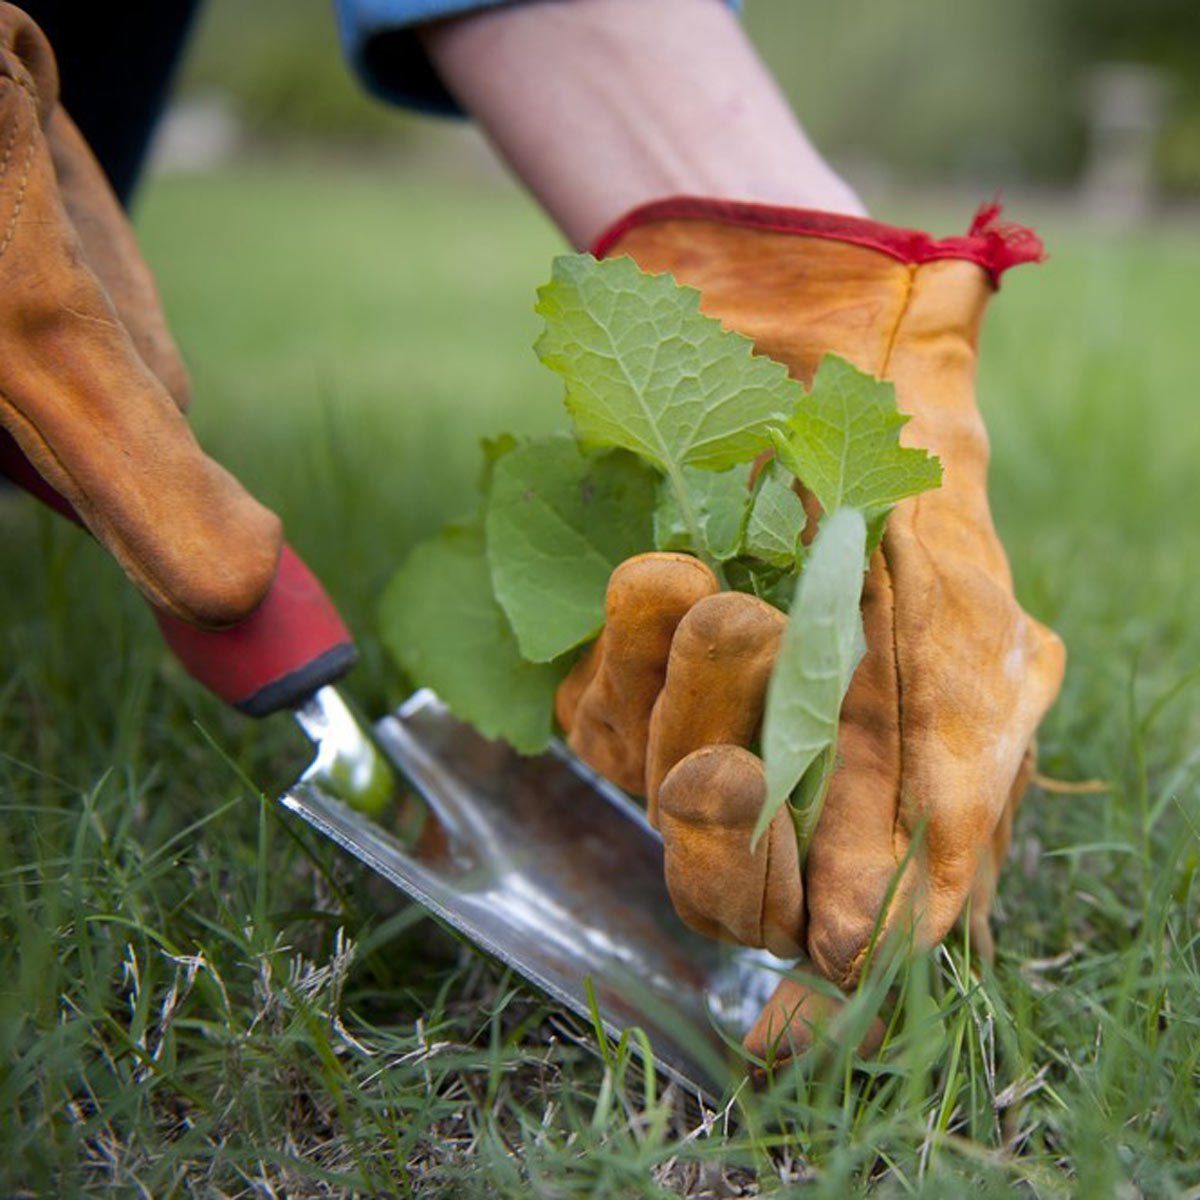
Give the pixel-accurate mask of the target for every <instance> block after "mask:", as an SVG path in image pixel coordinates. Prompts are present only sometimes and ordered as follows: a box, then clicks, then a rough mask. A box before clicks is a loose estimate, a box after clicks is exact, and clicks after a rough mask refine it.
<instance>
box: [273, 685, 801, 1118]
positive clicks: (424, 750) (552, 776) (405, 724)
mask: <svg viewBox="0 0 1200 1200" xmlns="http://www.w3.org/2000/svg"><path fill="white" fill-rule="evenodd" d="M326 693H328V694H326ZM297 717H298V719H299V720H300V723H301V724H302V725H303V726H304V727H305V729H306V730H307V731H308V732H309V735H310V736H311V737H312V738H313V740H314V741H315V742H316V744H317V747H318V752H317V757H316V758H315V759H314V761H313V763H312V764H311V765H310V767H309V768H308V770H307V771H306V772H305V773H304V775H303V776H302V777H301V779H300V780H299V782H298V783H297V784H296V786H295V787H293V788H292V789H291V790H290V791H289V792H287V793H286V794H285V795H284V796H282V797H281V802H282V803H283V805H284V806H285V807H286V808H288V809H290V810H291V811H292V812H294V813H297V814H298V815H299V816H301V817H302V818H303V819H304V820H305V821H307V822H308V823H309V824H310V825H312V826H314V827H315V828H316V829H318V830H319V831H320V832H321V833H322V834H324V835H325V836H327V837H329V838H332V839H333V840H334V841H335V842H337V843H338V844H339V845H340V846H342V847H344V848H345V849H346V850H348V851H349V852H350V853H351V854H353V855H354V856H355V857H356V858H358V859H360V860H361V861H362V862H364V863H365V864H366V865H367V866H369V867H370V868H371V869H372V870H374V871H377V872H378V873H379V874H380V875H382V876H383V877H384V878H385V879H387V880H388V881H389V882H391V883H392V884H394V885H395V886H396V887H398V888H400V889H401V890H402V891H404V892H405V893H407V894H408V895H409V896H411V897H412V898H413V899H414V900H416V901H418V902H419V903H420V904H422V905H424V906H425V907H426V908H428V909H429V910H430V912H432V913H434V914H436V915H437V916H438V917H440V918H441V919H442V920H443V921H445V922H446V923H448V924H449V925H451V926H453V927H454V928H455V929H456V930H458V931H459V932H460V933H462V934H463V935H464V936H465V937H466V938H468V939H469V940H470V941H471V942H473V943H474V944H475V945H476V946H478V947H479V948H480V949H482V950H484V951H485V952H487V953H488V954H490V955H493V956H494V957H495V958H497V959H499V960H500V961H502V962H504V963H506V964H508V965H509V966H511V967H512V968H513V969H514V970H515V971H517V972H518V973H519V974H521V975H522V976H524V977H525V978H526V979H527V980H528V981H529V982H530V983H532V984H533V985H534V986H535V987H537V988H539V989H540V990H542V991H543V992H545V993H546V994H547V995H549V996H550V997H552V998H553V999H554V1000H555V1001H557V1002H558V1003H560V1004H562V1005H563V1006H564V1007H566V1008H568V1009H570V1010H571V1011H573V1012H575V1013H577V1014H579V1015H580V1016H581V1017H583V1018H584V1019H585V1020H589V1019H590V1018H591V1012H592V1005H593V1002H594V1005H595V1010H596V1012H598V1015H599V1017H600V1019H601V1021H602V1023H603V1025H604V1027H605V1029H606V1030H607V1031H608V1033H609V1034H610V1035H612V1036H614V1037H615V1036H619V1035H620V1034H621V1032H622V1031H623V1030H625V1029H627V1028H629V1027H631V1026H640V1027H641V1028H642V1029H644V1030H645V1031H646V1033H647V1035H648V1037H649V1040H650V1043H651V1045H652V1047H653V1050H654V1055H655V1058H656V1060H657V1062H658V1065H659V1067H660V1068H661V1069H662V1070H663V1071H665V1072H666V1073H667V1074H668V1075H670V1076H672V1077H673V1078H675V1079H677V1080H679V1081H680V1082H682V1083H684V1084H686V1085H689V1086H691V1087H693V1088H695V1089H697V1090H698V1091H700V1092H702V1093H704V1094H705V1095H707V1096H708V1097H710V1098H711V1097H714V1096H718V1095H720V1093H721V1092H722V1091H723V1090H724V1088H725V1086H726V1084H728V1083H729V1082H730V1081H731V1079H732V1078H734V1077H735V1068H733V1067H732V1065H731V1060H732V1057H733V1056H732V1055H731V1054H730V1051H729V1042H730V1041H734V1042H736V1041H739V1040H740V1039H741V1037H742V1035H743V1034H744V1033H745V1031H746V1029H747V1028H748V1027H749V1025H750V1023H751V1022H752V1020H753V1018H754V1017H755V1016H756V1015H757V1013H758V1012H759V1010H760V1009H761V1007H762V1005H763V1003H764V1002H765V1001H766V999H767V997H768V996H769V995H770V993H771V991H773V990H774V987H775V985H776V983H777V982H778V979H779V971H780V970H782V969H783V967H784V964H783V963H781V962H779V961H778V960H776V959H774V958H772V957H771V956H770V955H768V954H765V953H763V952H757V951H745V950H741V951H735V950H732V949H731V948H729V947H726V946H722V945H720V944H718V943H715V942H712V941H709V940H708V939H706V938H703V937H700V936H699V935H698V934H695V933H693V932H692V931H691V930H689V929H688V928H687V927H686V926H684V925H683V924H682V922H681V921H680V920H679V918H678V917H677V916H676V915H675V910H674V908H673V907H672V905H671V900H670V897H669V895H668V894H667V889H666V885H665V884H664V882H663V851H662V842H661V840H660V838H659V836H658V833H657V832H656V831H655V830H654V829H653V828H651V826H650V825H649V824H648V823H647V821H646V819H645V817H644V815H643V814H642V812H641V810H640V809H639V808H638V807H637V806H636V805H634V804H633V803H631V802H630V800H629V799H628V798H627V797H626V796H625V795H624V793H622V792H621V791H619V790H618V789H616V788H614V787H612V786H611V785H609V784H608V783H606V782H605V781H604V780H602V779H601V778H599V777H598V776H597V775H596V774H595V773H594V772H592V771H590V770H589V769H588V768H587V767H585V766H584V765H583V764H582V763H580V762H579V761H578V760H577V759H576V758H575V757H574V756H573V755H571V753H570V752H569V751H568V750H567V749H566V748H565V747H564V746H562V745H561V744H556V745H554V746H553V747H552V749H551V750H550V752H548V753H547V754H544V755H541V756H539V757H537V758H523V757H521V756H520V755H518V754H516V753H515V752H514V751H512V750H511V749H510V748H509V747H507V746H506V745H504V744H503V743H498V742H489V741H486V740H485V739H483V738H482V737H480V736H479V734H477V733H476V732H475V731H474V730H473V729H471V728H470V727H469V726H467V725H464V724H462V723H461V722H459V721H457V720H455V719H454V718H453V717H452V716H451V715H450V713H449V712H448V711H447V709H446V708H445V706H444V705H443V704H442V703H441V702H440V701H439V700H438V698H437V697H436V696H435V695H434V694H433V693H432V692H430V691H428V690H425V691H420V692H417V693H416V694H415V695H413V696H412V697H411V698H410V699H409V700H408V701H407V702H406V703H405V704H404V705H402V706H401V708H400V709H398V710H397V711H396V712H395V713H394V714H392V715H391V716H388V717H385V718H384V719H383V720H381V721H379V722H378V723H377V724H376V725H375V726H374V730H373V735H374V741H375V743H376V744H378V746H379V747H381V748H382V749H383V751H384V753H385V754H386V755H387V757H388V758H389V759H390V760H391V761H392V762H393V763H394V764H395V765H396V766H397V767H398V768H399V769H400V771H401V772H403V774H404V775H405V776H406V777H407V779H408V780H409V781H410V782H411V783H412V784H413V786H414V787H415V788H416V789H417V790H418V791H419V792H420V794H421V796H422V797H423V798H424V800H425V801H426V803H427V804H428V806H429V818H430V819H428V820H427V822H426V824H425V827H424V829H423V831H422V833H421V835H420V837H419V838H417V839H416V841H415V843H414V844H413V845H409V846H406V845H402V844H401V842H400V841H399V840H397V839H396V838H395V837H393V836H392V835H391V834H389V833H388V832H387V831H386V830H384V829H383V828H382V827H381V826H380V825H378V824H376V823H375V822H374V821H372V820H371V819H369V818H368V817H366V816H364V815H363V814H362V813H360V812H358V811H355V810H354V809H352V808H350V807H348V806H347V805H346V804H345V803H343V801H342V799H341V798H340V797H341V796H345V795H346V789H347V785H348V784H349V783H351V782H352V781H354V780H356V779H357V780H358V781H359V782H360V783H364V782H366V781H369V780H370V779H371V778H372V772H373V771H374V770H375V768H374V767H373V766H372V765H371V762H372V756H373V755H374V754H375V751H374V749H373V747H372V745H371V742H370V741H369V740H368V739H366V737H365V735H364V734H363V732H362V730H361V728H360V727H359V726H358V725H357V723H356V722H355V720H354V718H353V717H352V716H351V714H350V713H349V711H348V710H346V709H345V707H344V705H343V704H342V702H341V701H340V699H339V698H338V697H337V694H336V693H335V692H332V690H331V689H325V690H324V691H323V692H322V693H318V697H316V698H314V700H313V701H312V702H310V704H309V705H308V706H306V708H305V709H302V710H300V711H299V712H298V713H297Z"/></svg>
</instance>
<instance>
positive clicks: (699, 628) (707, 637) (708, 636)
mask: <svg viewBox="0 0 1200 1200" xmlns="http://www.w3.org/2000/svg"><path fill="white" fill-rule="evenodd" d="M786 625H787V618H786V617H785V616H784V615H783V613H781V612H780V611H779V609H777V608H775V607H773V606H772V605H770V604H768V603H767V602H766V601H765V600H760V599H759V598H758V597H757V596H750V595H747V594H746V593H744V592H718V593H717V594H716V595H714V596H707V597H705V598H704V599H703V600H700V601H698V602H697V603H696V604H694V605H693V606H692V607H691V608H690V609H689V610H688V612H687V614H686V615H685V616H684V618H683V620H681V621H680V622H679V627H678V628H677V629H676V631H675V636H674V638H673V639H672V640H671V653H670V657H669V658H668V660H667V676H666V682H665V683H664V685H663V688H662V691H661V692H660V693H659V696H658V699H657V700H656V701H655V703H654V711H653V713H652V715H651V718H650V738H649V744H648V747H647V752H646V815H647V816H648V817H649V819H650V823H651V824H652V825H657V823H658V812H657V809H658V792H659V788H660V786H661V784H662V781H663V779H664V778H665V777H666V775H667V772H668V771H670V770H671V768H672V767H673V766H675V764H676V763H677V762H679V761H680V760H682V759H684V758H686V757H687V756H688V755H689V754H691V753H692V751H693V750H698V749H700V747H702V746H711V745H720V744H725V745H733V746H749V745H750V744H751V743H752V742H753V741H754V739H755V737H756V736H757V733H758V727H759V725H760V724H761V722H762V714H763V705H764V704H765V702H766V692H767V681H768V680H769V679H770V676H771V668H772V667H773V666H774V664H775V656H776V654H777V653H778V650H779V639H780V638H781V637H782V636H783V630H784V628H785V626H786Z"/></svg>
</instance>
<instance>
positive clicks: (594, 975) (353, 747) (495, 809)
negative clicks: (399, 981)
mask: <svg viewBox="0 0 1200 1200" xmlns="http://www.w3.org/2000/svg"><path fill="white" fill-rule="evenodd" d="M0 474H7V475H9V476H10V477H12V478H13V479H14V480H15V481H16V482H18V483H20V484H21V485H23V486H24V487H26V488H27V489H28V490H29V491H31V492H33V493H34V494H35V495H37V496H38V497H39V498H40V499H42V500H44V501H46V502H47V503H49V504H51V506H52V507H54V508H56V509H57V510H58V511H60V512H62V513H64V515H67V516H72V517H73V515H74V514H73V513H71V511H70V509H69V506H68V505H66V503H65V502H64V501H63V500H62V498H61V497H59V496H58V495H57V494H56V493H54V492H53V491H52V490H51V489H49V488H48V487H47V485H45V483H44V482H43V481H42V480H41V479H40V477H38V476H37V475H36V474H35V473H34V472H33V471H32V469H31V468H30V467H29V466H28V464H27V463H26V462H25V460H24V459H23V458H22V457H21V456H20V454H19V451H17V450H16V447H15V445H14V444H13V443H12V442H11V441H9V440H8V439H7V438H6V436H5V435H3V434H0ZM154 615H155V617H156V619H157V620H158V623H159V625H160V627H161V629H162V631H163V634H164V636H165V638H166V641H167V643H168V644H169V646H170V647H171V649H172V651H173V652H174V654H175V656H176V657H177V658H178V659H179V661H180V662H181V663H182V665H183V666H184V668H185V669H186V670H187V671H188V672H189V673H190V674H191V675H192V676H193V677H194V678H195V679H197V680H198V681H199V682H200V683H202V684H204V685H205V686H206V687H207V688H209V689H210V690H211V691H212V692H214V693H215V694H216V695H217V696H219V697H220V698H221V699H222V700H224V701H226V702H227V703H229V704H231V705H233V706H234V707H235V708H237V709H239V710H240V711H242V712H244V713H247V714H248V715H250V716H254V717H263V716H267V715H270V714H272V713H276V712H281V711H288V710H290V711H291V712H292V713H293V715H294V717H295V719H296V721H297V722H298V724H299V725H300V727H301V728H302V729H303V730H304V732H305V734H306V735H307V736H308V738H309V739H310V741H311V742H312V743H313V746H314V749H315V754H314V757H313V758H312V761H311V762H310V763H309V765H308V767H307V768H306V769H305V770H304V772H303V773H302V774H301V776H300V778H299V779H298V780H297V782H296V783H295V784H294V785H293V786H292V787H290V788H289V789H288V790H287V791H285V792H284V793H283V795H282V796H280V797H279V802H280V803H281V804H282V805H283V807H284V808H286V809H287V810H288V811H289V812H292V813H294V814H296V816H298V817H299V818H300V819H302V820H304V821H306V822H307V823H308V824H309V825H311V826H312V827H313V828H314V829H316V830H318V831H319V832H320V833H321V834H322V835H324V836H325V837H328V838H330V839H331V840H332V841H334V842H336V843H337V844H338V845H339V846H340V847H341V848H342V849H344V850H345V851H347V852H348V853H350V854H352V855H353V856H354V857H355V858H357V859H358V860H359V861H361V862H362V863H364V864H365V865H366V866H368V867H370V868H371V870H373V871H375V872H377V873H378V874H379V875H381V876H382V877H383V878H384V879H385V880H387V881H388V882H389V883H390V884H392V885H393V886H394V887H396V888H398V889H399V890H400V891H401V892H403V893H405V894H406V895H407V896H409V897H411V898H412V899H413V900H415V901H417V902H418V903H419V904H421V905H422V906H424V907H425V908H426V909H427V910H428V911H429V912H430V913H432V914H433V915H434V916H435V917H437V918H439V919H440V920H441V921H443V922H445V923H446V924H447V925H449V926H450V927H452V928H453V929H454V930H456V931H457V932H458V933H459V934H461V935H462V936H463V937H465V938H466V939H467V940H468V941H469V942H471V943H472V944H473V945H474V946H476V947H477V948H478V949H479V950H481V951H483V952H484V953H486V954H489V955H491V956H492V957H494V958H496V959H498V960H500V961H501V962H502V963H504V964H506V965H508V966H509V967H511V968H512V969H513V970H514V971H516V972H517V973H518V974H520V975H521V976H522V977H523V978H524V979H526V980H527V981H528V982H529V983H530V984H531V985H533V987H535V988H537V989H538V990H540V991H541V992H544V993H545V994H546V995H547V996H549V997H550V998H551V999H552V1000H553V1001H555V1002H556V1003H558V1004H561V1005H562V1006H563V1007H564V1008H566V1009H568V1010H570V1011H571V1012H573V1013H575V1014H577V1015H578V1016H580V1017H581V1018H583V1020H584V1021H585V1022H589V1023H594V1022H595V1021H597V1020H598V1021H599V1022H600V1023H601V1024H602V1026H603V1028H604V1031H605V1033H606V1034H607V1035H608V1036H612V1037H619V1036H620V1034H621V1033H622V1032H623V1031H624V1030H626V1029H629V1028H631V1027H635V1026H636V1027H639V1028H641V1029H642V1030H643V1031H644V1032H645V1033H646V1035H647V1038H648V1041H649V1044H650V1046H651V1048H652V1050H653V1054H654V1058H655V1064H656V1066H657V1067H658V1068H659V1069H660V1070H661V1071H663V1072H664V1073H665V1074H666V1075H668V1076H670V1077H671V1078H674V1079H676V1080H677V1081H679V1082H680V1083H681V1084H683V1085H685V1086H686V1087H688V1088H690V1089H692V1090H694V1091H696V1092H697V1093H699V1094H700V1095H701V1096H704V1097H707V1098H710V1099H711V1098H714V1097H717V1096H720V1095H721V1093H722V1092H723V1091H724V1090H725V1088H726V1086H727V1085H728V1084H729V1083H730V1082H731V1081H732V1080H734V1079H735V1078H736V1074H737V1067H736V1056H735V1055H734V1054H733V1053H732V1050H731V1047H732V1046H733V1045H735V1044H736V1043H737V1042H739V1041H740V1040H741V1037H742V1036H743V1034H744V1033H745V1032H746V1030H747V1029H748V1028H749V1026H750V1025H751V1023H752V1021H753V1019H754V1017H755V1016H756V1015H757V1014H758V1012H759V1011H760V1010H761V1008H762V1005H763V1004H764V1003H765V1001H766V1000H767V998H768V997H769V996H770V994H771V992H772V991H773V990H774V987H775V985H776V984H777V983H778V979H779V970H780V968H781V966H782V964H779V963H777V962H776V960H774V959H772V958H771V957H770V956H769V955H766V954H764V953H762V952H754V951H746V950H734V949H732V948H730V947H728V946H723V945H721V944H719V943H716V942H713V941H710V940H708V939H706V938H703V937H701V936H700V935H699V934H696V933H693V932H692V931H691V930H689V929H688V928H687V927H686V926H685V925H684V924H683V923H682V922H681V921H680V920H679V918H678V916H677V915H676V913H675V910H674V908H673V906H672V904H671V900H670V897H669V895H668V893H667V889H666V885H665V883H664V881H663V852H662V843H661V840H660V838H659V835H658V833H657V832H656V831H655V830H654V829H653V828H652V827H651V826H650V824H649V823H648V822H647V821H646V818H645V816H644V814H643V813H642V811H641V809H640V808H639V807H638V806H637V805H636V804H634V803H633V802H632V801H631V800H630V799H629V798H628V797H627V796H625V794H624V793H623V792H621V791H619V790H618V789H617V788H615V787H613V786H612V785H610V784H609V783H607V782H606V781H605V780H603V779H601V778H600V777H599V776H597V775H596V774H594V773H593V772H592V771H590V770H589V769H588V768H587V767H586V766H584V765H583V764H582V763H581V762H579V761H578V760H577V759H576V758H574V756H573V755H572V754H571V753H570V752H569V751H568V750H567V749H566V747H565V746H563V745H561V744H557V743H556V744H554V745H552V746H551V748H550V749H549V751H548V752H546V753H544V754H542V755H539V756H537V757H522V756H521V755H518V754H517V753H516V752H515V751H513V750H512V749H511V748H509V747H508V746H506V745H505V744H503V743H501V742H491V741H487V740H485V739H484V738H483V737H481V736H480V735H479V734H478V733H477V732H476V731H475V730H473V729H472V728H471V727H470V726H468V725H465V724H463V723H462V722H460V721H458V720H456V719H455V718H454V717H453V716H452V715H451V713H450V712H449V711H448V709H447V708H446V707H445V705H444V704H443V703H442V702H441V701H440V700H439V699H438V697H437V696H436V695H434V694H433V693H432V692H430V691H428V690H422V691H418V692H417V693H415V694H414V695H413V696H411V697H410V698H409V699H408V700H407V701H406V702H405V703H404V704H402V705H401V706H400V707H399V708H398V709H397V710H396V711H395V712H393V713H391V714H389V715H387V716H385V717H384V718H383V719H382V720H379V721H377V722H376V723H375V724H374V725H373V726H371V727H370V728H369V729H368V728H366V727H364V725H363V724H362V723H360V722H359V721H358V719H357V718H356V717H355V716H354V714H353V713H352V711H351V709H350V707H349V706H348V705H347V703H346V702H345V700H344V699H343V698H342V696H341V695H340V694H339V692H338V691H337V689H336V688H335V687H334V686H333V685H334V683H335V682H336V681H337V680H339V679H340V678H341V677H342V676H343V675H344V674H345V673H346V672H347V671H348V670H349V669H350V668H351V666H353V664H354V661H355V657H356V654H355V650H354V644H353V641H352V639H351V637H350V634H349V631H348V630H347V628H346V626H345V624H344V623H343V622H342V620H341V618H340V617H339V616H338V614H337V611H336V610H335V608H334V606H333V603H332V601H331V600H330V599H329V597H328V596H327V595H326V594H325V592H324V590H323V589H322V587H321V585H320V584H319V583H318V581H317V579H316V578H315V576H314V575H313V574H312V573H311V572H310V571H309V570H308V568H307V567H306V566H305V565H304V563H303V562H302V561H301V560H300V558H299V557H298V556H297V555H296V553H295V552H294V551H293V550H292V549H291V548H290V547H286V546H285V548H284V551H283V554H282V557H281V560H280V565H279V570H278V573H277V574H276V577H275V580H274V583H273V584H272V587H271V590H270V592H269V593H268V595H267V598H266V600H265V601H264V602H263V603H262V605H261V606H260V607H259V608H258V609H257V610H256V611H255V612H254V613H253V615H252V616H250V617H249V618H248V619H247V620H246V621H244V622H243V623H242V624H240V625H238V626H235V627H233V628H231V629H225V630H219V631H211V630H202V629H198V628H196V627H194V626H191V625H188V624H186V623H184V622H182V621H180V620H178V619H177V618H175V617H173V616H170V615H168V614H165V613H163V612H162V611H160V610H158V609H155V610H154ZM414 795H415V796H417V797H419V799H420V802H421V803H422V804H423V805H424V812H423V814H422V815H423V820H422V822H420V832H419V834H417V835H415V836H413V837H406V838H402V837H401V836H398V835H397V834H396V833H394V832H392V831H391V830H390V829H389V828H388V827H387V825H386V824H385V822H383V821H381V820H376V819H374V818H373V817H372V816H369V815H367V811H370V812H372V813H380V812H383V813H388V812H389V811H394V809H395V806H396V805H397V804H399V803H401V802H406V803H407V804H409V805H411V804H412V803H413V799H412V798H413V796H414ZM364 810H366V811H364ZM391 824H392V825H394V824H395V822H391Z"/></svg>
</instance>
